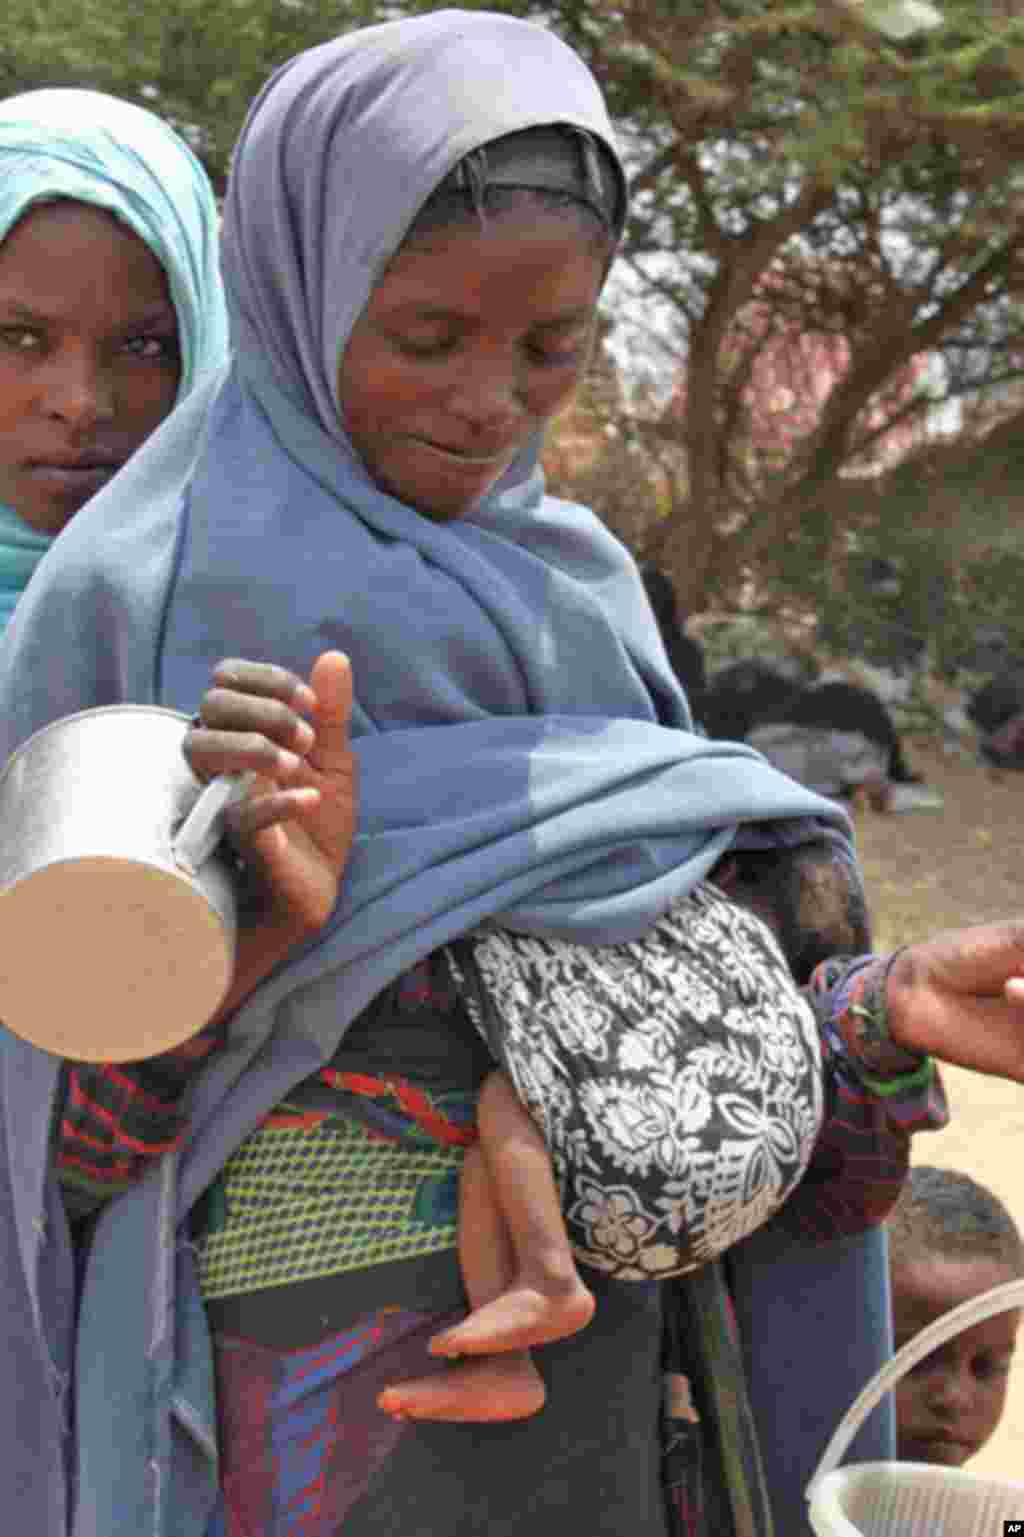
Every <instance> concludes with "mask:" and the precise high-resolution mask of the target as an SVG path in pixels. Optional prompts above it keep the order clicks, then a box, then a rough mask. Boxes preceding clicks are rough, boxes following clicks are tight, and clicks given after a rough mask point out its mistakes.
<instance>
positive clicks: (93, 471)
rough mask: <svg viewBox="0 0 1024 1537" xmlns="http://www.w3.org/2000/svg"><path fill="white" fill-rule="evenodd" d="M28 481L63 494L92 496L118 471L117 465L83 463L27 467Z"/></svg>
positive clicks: (40, 464) (39, 464)
mask: <svg viewBox="0 0 1024 1537" xmlns="http://www.w3.org/2000/svg"><path fill="white" fill-rule="evenodd" d="M27 468H28V476H29V479H30V480H31V481H32V482H33V483H34V484H35V485H38V486H43V487H48V488H49V489H51V490H53V491H55V492H60V493H63V494H70V495H75V496H81V495H85V496H94V495H95V494H96V492H97V491H99V490H100V489H101V488H102V487H103V486H105V485H106V484H107V481H108V480H110V479H111V478H112V477H113V476H114V475H115V474H116V473H117V471H118V470H119V469H120V465H119V464H112V463H109V464H108V463H105V462H104V463H96V462H88V461H87V462H84V463H81V464H43V463H36V464H30V465H28V467H27Z"/></svg>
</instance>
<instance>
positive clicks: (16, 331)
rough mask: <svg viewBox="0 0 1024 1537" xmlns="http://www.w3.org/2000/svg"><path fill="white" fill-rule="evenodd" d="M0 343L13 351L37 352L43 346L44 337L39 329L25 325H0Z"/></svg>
mask: <svg viewBox="0 0 1024 1537" xmlns="http://www.w3.org/2000/svg"><path fill="white" fill-rule="evenodd" d="M0 343H2V344H3V345H4V346H5V347H9V348H10V349H11V351H12V352H35V351H36V350H37V349H38V348H40V347H42V345H43V338H42V336H41V335H40V333H39V332H38V331H30V330H28V329H27V328H26V327H25V326H0Z"/></svg>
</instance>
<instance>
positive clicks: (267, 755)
mask: <svg viewBox="0 0 1024 1537" xmlns="http://www.w3.org/2000/svg"><path fill="white" fill-rule="evenodd" d="M185 757H186V758H187V759H188V763H189V766H190V768H191V769H192V772H193V773H194V774H195V775H196V776H197V777H198V778H199V779H212V778H213V777H214V776H215V775H216V774H243V773H245V772H247V771H252V772H254V773H256V774H259V775H260V776H261V777H262V778H266V779H272V780H275V781H277V782H278V783H284V784H288V783H289V782H290V781H292V780H294V779H297V778H299V777H300V776H301V775H302V774H303V773H304V771H305V759H304V758H303V757H302V756H301V755H300V754H299V753H295V752H292V751H290V749H288V748H286V747H281V746H279V745H278V743H277V742H275V741H274V740H273V739H272V738H271V737H270V736H267V735H265V734H264V733H262V732H257V731H251V730H250V731H229V730H223V731H217V730H212V729H210V728H209V727H208V726H207V725H206V724H205V723H203V724H201V725H197V726H191V727H190V728H189V730H188V732H187V733H186V735H185Z"/></svg>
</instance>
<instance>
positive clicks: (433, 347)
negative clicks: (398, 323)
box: [396, 336, 458, 358]
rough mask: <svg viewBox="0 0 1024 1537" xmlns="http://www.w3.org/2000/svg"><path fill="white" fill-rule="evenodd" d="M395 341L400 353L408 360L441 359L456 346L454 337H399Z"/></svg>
mask: <svg viewBox="0 0 1024 1537" xmlns="http://www.w3.org/2000/svg"><path fill="white" fill-rule="evenodd" d="M396 341H397V344H398V347H399V349H400V351H402V352H404V353H405V355H406V357H410V358H443V357H446V356H447V354H448V353H450V352H453V351H454V350H455V348H456V346H457V345H458V339H457V338H456V337H454V336H430V337H416V336H399V337H396Z"/></svg>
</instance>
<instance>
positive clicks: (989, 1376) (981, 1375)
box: [973, 1355, 1013, 1382]
mask: <svg viewBox="0 0 1024 1537" xmlns="http://www.w3.org/2000/svg"><path fill="white" fill-rule="evenodd" d="M1012 1364H1013V1357H1012V1356H1009V1355H1006V1356H976V1357H975V1359H974V1362H973V1366H974V1375H975V1376H976V1377H977V1379H978V1381H979V1382H991V1381H994V1380H995V1379H997V1378H999V1377H1006V1376H1008V1375H1009V1371H1010V1367H1011V1365H1012Z"/></svg>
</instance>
